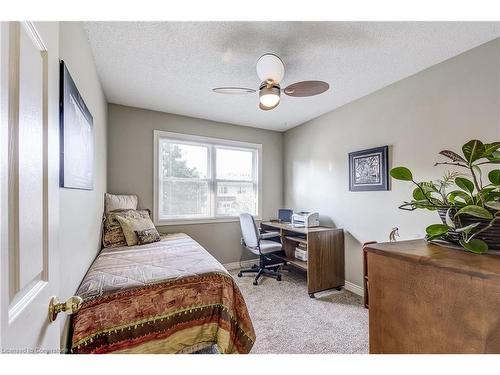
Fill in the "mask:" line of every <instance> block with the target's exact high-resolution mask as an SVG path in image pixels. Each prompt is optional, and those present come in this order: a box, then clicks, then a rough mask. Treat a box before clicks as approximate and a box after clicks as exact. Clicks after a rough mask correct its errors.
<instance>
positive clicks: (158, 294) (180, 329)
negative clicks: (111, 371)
mask: <svg viewBox="0 0 500 375" xmlns="http://www.w3.org/2000/svg"><path fill="white" fill-rule="evenodd" d="M77 295H78V296H80V297H82V298H83V300H84V302H83V304H82V307H81V309H80V310H79V311H78V312H77V313H76V314H75V315H74V316H73V319H72V331H73V332H72V342H71V351H72V352H73V353H193V352H196V351H200V350H204V349H206V348H208V347H211V346H213V345H216V346H217V349H218V351H219V352H220V353H248V352H250V349H251V348H252V346H253V343H254V342H255V332H254V329H253V326H252V322H251V320H250V316H249V313H248V310H247V307H246V304H245V301H244V299H243V296H242V295H241V292H240V290H239V288H238V286H237V285H236V284H235V282H234V280H233V278H232V277H231V275H229V273H228V272H227V271H226V270H225V268H224V267H223V266H222V265H221V264H220V263H219V262H218V261H217V260H215V258H213V257H212V256H211V255H210V254H209V253H208V252H207V251H206V250H205V249H204V248H203V247H201V246H200V245H199V244H198V243H197V242H196V241H194V240H193V239H192V238H190V237H189V236H187V235H186V234H182V233H180V234H171V235H162V238H161V241H159V242H154V243H150V244H146V245H137V246H121V247H114V248H104V249H103V250H102V251H101V252H100V253H99V255H98V256H97V258H96V259H95V261H94V262H93V264H92V265H91V267H90V269H89V270H88V272H87V274H86V276H85V278H84V280H83V281H82V283H81V285H80V287H79V289H78V291H77Z"/></svg>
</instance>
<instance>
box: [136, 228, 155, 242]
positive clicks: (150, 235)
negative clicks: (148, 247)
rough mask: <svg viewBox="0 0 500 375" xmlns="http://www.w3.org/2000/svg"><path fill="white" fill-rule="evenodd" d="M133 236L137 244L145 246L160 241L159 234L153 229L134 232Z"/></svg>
mask: <svg viewBox="0 0 500 375" xmlns="http://www.w3.org/2000/svg"><path fill="white" fill-rule="evenodd" d="M134 232H135V235H136V236H137V244H138V245H145V244H147V243H152V242H158V241H160V233H158V231H157V230H156V228H154V229H144V230H135V231H134Z"/></svg>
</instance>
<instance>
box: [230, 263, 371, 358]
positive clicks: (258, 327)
mask: <svg viewBox="0 0 500 375" xmlns="http://www.w3.org/2000/svg"><path fill="white" fill-rule="evenodd" d="M237 273H238V271H237V270H235V271H231V274H232V275H233V276H234V279H235V280H236V282H237V283H238V285H239V287H240V289H241V291H242V293H243V296H244V297H245V301H246V303H247V307H248V310H249V311H250V315H251V317H252V321H253V324H254V328H255V332H256V335H257V340H256V342H255V345H254V347H253V348H252V351H251V353H256V354H257V353H308V354H309V353H329V354H331V353H368V310H366V309H365V308H364V307H363V305H362V300H361V297H359V296H357V295H355V294H353V293H351V292H349V291H347V290H342V291H340V292H339V291H336V290H333V291H328V292H322V293H318V295H317V298H315V299H312V298H309V295H308V294H307V288H306V276H305V274H301V273H300V272H297V271H290V272H286V271H283V279H282V281H276V280H275V279H271V278H266V277H264V278H263V279H262V280H260V281H259V285H258V286H254V285H253V284H252V282H253V277H252V276H250V275H248V276H243V277H241V278H239V277H237ZM254 277H255V276H254Z"/></svg>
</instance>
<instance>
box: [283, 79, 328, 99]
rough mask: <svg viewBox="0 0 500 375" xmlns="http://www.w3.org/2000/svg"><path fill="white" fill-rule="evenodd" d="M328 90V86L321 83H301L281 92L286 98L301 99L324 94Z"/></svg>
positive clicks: (293, 84)
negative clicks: (295, 97)
mask: <svg viewBox="0 0 500 375" xmlns="http://www.w3.org/2000/svg"><path fill="white" fill-rule="evenodd" d="M329 88H330V85H329V84H328V83H326V82H323V81H302V82H296V83H292V84H291V85H289V86H287V87H286V88H285V90H283V92H284V93H285V94H287V95H288V96H297V97H303V96H313V95H318V94H321V93H324V92H325V91H326V90H328V89H329Z"/></svg>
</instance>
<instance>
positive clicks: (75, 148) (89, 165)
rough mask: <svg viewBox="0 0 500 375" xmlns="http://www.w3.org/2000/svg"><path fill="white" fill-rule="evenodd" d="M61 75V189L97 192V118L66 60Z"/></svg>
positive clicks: (61, 67)
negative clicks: (95, 163)
mask: <svg viewBox="0 0 500 375" xmlns="http://www.w3.org/2000/svg"><path fill="white" fill-rule="evenodd" d="M59 73H60V74H59V77H60V78H59V79H60V82H59V126H60V127H59V131H60V133H59V141H60V145H59V147H60V161H59V186H60V187H63V188H69V189H80V190H94V119H93V117H92V114H91V113H90V111H89V109H88V108H87V105H86V104H85V101H84V100H83V98H82V96H81V95H80V92H79V91H78V88H77V87H76V84H75V82H74V81H73V78H71V74H70V73H69V70H68V68H67V66H66V64H65V63H64V61H62V60H61V61H60V72H59Z"/></svg>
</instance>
